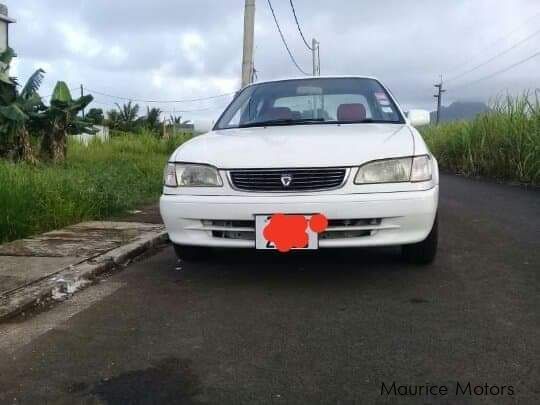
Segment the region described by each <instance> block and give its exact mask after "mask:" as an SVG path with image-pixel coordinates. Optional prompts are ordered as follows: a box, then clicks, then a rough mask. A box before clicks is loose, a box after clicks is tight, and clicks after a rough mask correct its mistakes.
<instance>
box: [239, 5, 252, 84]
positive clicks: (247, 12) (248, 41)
mask: <svg viewBox="0 0 540 405" xmlns="http://www.w3.org/2000/svg"><path fill="white" fill-rule="evenodd" d="M254 36H255V0H246V6H245V9H244V53H243V57H242V87H245V86H247V85H248V84H250V83H252V82H253V42H254Z"/></svg>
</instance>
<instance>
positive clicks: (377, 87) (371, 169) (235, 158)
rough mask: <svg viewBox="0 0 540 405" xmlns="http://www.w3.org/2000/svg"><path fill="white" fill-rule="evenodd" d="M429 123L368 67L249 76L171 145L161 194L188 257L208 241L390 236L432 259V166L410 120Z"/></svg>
mask: <svg viewBox="0 0 540 405" xmlns="http://www.w3.org/2000/svg"><path fill="white" fill-rule="evenodd" d="M428 123H429V113H428V112H427V111H422V110H411V111H409V112H408V114H407V115H405V114H404V113H403V112H402V110H401V109H400V107H399V105H398V103H397V102H396V100H395V99H394V97H393V96H392V94H391V93H390V92H389V91H388V90H387V88H386V87H385V86H383V85H382V84H381V83H380V82H379V81H378V80H376V79H374V78H369V77H309V78H302V79H287V80H279V81H269V82H262V83H256V84H252V85H249V86H247V87H245V88H243V89H242V90H241V91H239V92H238V94H237V95H236V97H235V98H234V100H233V101H232V102H231V103H230V104H229V106H228V107H227V108H226V109H225V111H224V112H223V114H222V115H221V117H220V118H219V119H218V120H217V122H216V124H215V126H214V128H213V129H212V131H210V132H209V133H207V134H205V135H201V136H197V137H194V138H193V139H191V140H190V141H188V142H186V143H184V144H183V145H181V146H180V147H179V148H178V149H177V150H176V151H175V152H174V153H173V154H172V156H171V157H170V159H169V162H168V164H167V166H166V168H165V174H164V187H163V195H162V197H161V202H160V208H161V215H162V217H163V220H164V222H165V225H166V227H167V230H168V233H169V237H170V240H171V242H172V243H173V244H174V246H175V249H176V252H177V254H178V256H179V257H180V258H186V259H193V258H196V257H198V256H201V255H203V254H204V253H205V251H206V250H207V249H208V248H210V247H221V248H252V249H261V250H265V249H268V250H275V249H278V250H280V251H289V250H294V249H319V248H321V249H322V248H360V247H367V246H393V245H395V246H400V247H401V249H402V253H403V257H404V258H405V259H407V260H408V261H411V262H414V263H419V264H425V263H429V262H431V261H432V260H433V259H434V257H435V254H436V251H437V206H438V193H439V175H438V167H437V161H436V160H435V158H434V157H433V155H432V154H431V153H430V151H429V150H428V148H427V146H426V144H425V142H424V140H423V139H422V137H421V135H420V133H419V132H418V131H417V130H416V129H415V127H416V126H419V125H425V124H428ZM272 222H274V224H272ZM270 231H272V232H270ZM295 234H296V235H297V236H298V237H296V236H294V235H295ZM287 243H289V245H287Z"/></svg>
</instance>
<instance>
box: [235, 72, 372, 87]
mask: <svg viewBox="0 0 540 405" xmlns="http://www.w3.org/2000/svg"><path fill="white" fill-rule="evenodd" d="M313 79H371V80H377V81H379V79H377V78H376V77H373V76H358V75H325V76H298V77H294V76H292V77H282V78H279V79H272V80H263V81H260V82H255V83H250V84H248V85H247V86H245V87H250V86H255V85H258V84H265V83H276V82H285V81H288V80H313Z"/></svg>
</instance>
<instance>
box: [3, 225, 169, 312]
mask: <svg viewBox="0 0 540 405" xmlns="http://www.w3.org/2000/svg"><path fill="white" fill-rule="evenodd" d="M167 240H168V235H167V232H165V231H155V232H145V233H144V234H142V235H141V236H140V237H139V238H137V240H136V241H134V242H131V243H128V244H126V245H123V246H120V247H118V248H116V249H113V250H111V251H109V252H107V253H104V254H102V255H100V256H97V257H94V258H92V259H88V260H85V261H82V262H81V263H79V264H76V265H73V266H68V267H66V268H64V269H59V272H58V273H56V274H54V275H53V276H50V277H48V278H46V279H43V280H40V281H37V282H35V283H32V284H30V285H27V286H25V287H23V288H20V289H18V290H16V291H14V292H13V293H11V294H8V295H7V296H6V297H2V298H0V322H2V321H4V320H6V319H9V318H13V317H14V316H16V315H18V314H20V313H21V312H24V311H25V310H27V309H29V308H32V307H34V306H35V305H37V304H39V303H40V302H42V301H43V300H45V299H48V298H53V297H55V296H56V297H58V296H66V297H67V296H68V295H70V294H73V293H75V292H76V291H77V290H79V289H80V288H82V287H83V286H84V285H86V284H89V283H91V281H92V279H93V278H95V277H96V276H98V275H100V274H102V273H105V272H107V271H110V270H112V269H113V268H115V267H118V266H122V265H124V264H126V263H128V262H129V260H131V259H133V258H135V257H137V256H139V255H141V254H142V253H144V252H146V251H148V250H150V249H152V248H154V247H157V246H158V245H160V244H162V243H164V242H166V241H167Z"/></svg>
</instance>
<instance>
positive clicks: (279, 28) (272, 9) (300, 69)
mask: <svg viewBox="0 0 540 405" xmlns="http://www.w3.org/2000/svg"><path fill="white" fill-rule="evenodd" d="M267 2H268V6H269V7H270V11H272V16H274V21H275V23H276V27H277V30H278V32H279V35H280V36H281V40H282V41H283V45H285V49H286V50H287V52H288V54H289V56H290V58H291V61H292V63H293V64H294V66H296V68H297V69H298V70H299V71H300V72H301V73H302V74H304V75H306V76H309V74H308V73H306V72H305V71H304V70H303V69H302V68H301V67H300V66H299V65H298V63H297V62H296V59H295V58H294V56H293V54H292V52H291V50H290V49H289V45H287V41H286V40H285V36H284V35H283V31H281V27H280V26H279V22H278V19H277V17H276V13H275V12H274V8H273V7H272V2H271V1H270V0H267Z"/></svg>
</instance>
